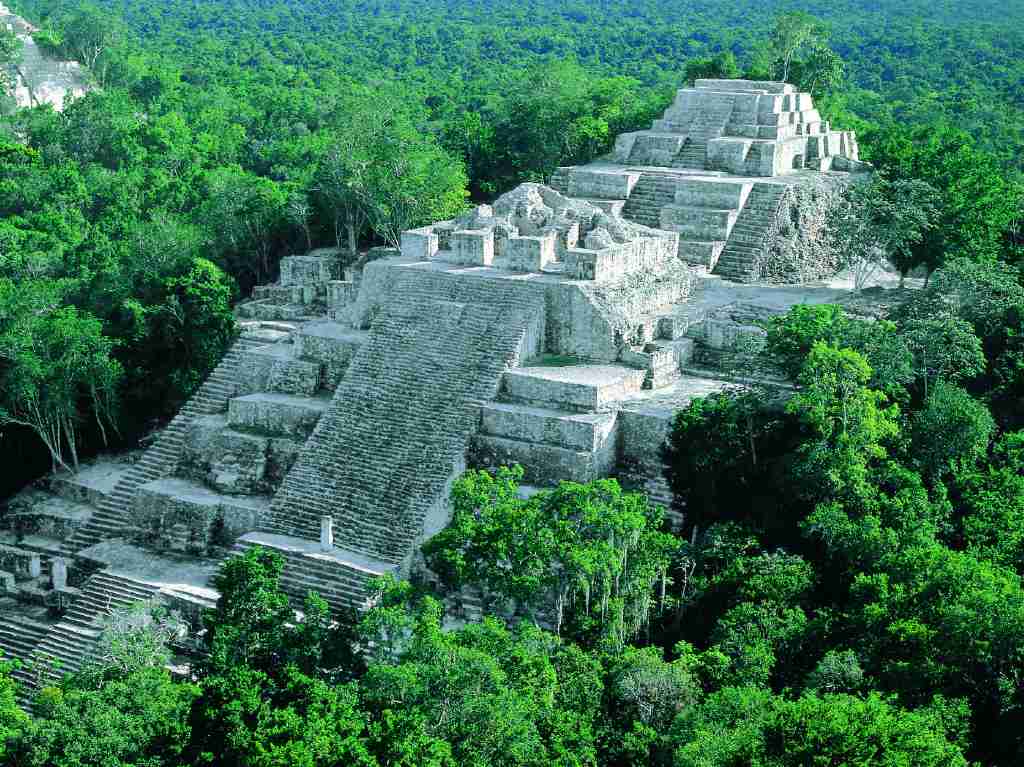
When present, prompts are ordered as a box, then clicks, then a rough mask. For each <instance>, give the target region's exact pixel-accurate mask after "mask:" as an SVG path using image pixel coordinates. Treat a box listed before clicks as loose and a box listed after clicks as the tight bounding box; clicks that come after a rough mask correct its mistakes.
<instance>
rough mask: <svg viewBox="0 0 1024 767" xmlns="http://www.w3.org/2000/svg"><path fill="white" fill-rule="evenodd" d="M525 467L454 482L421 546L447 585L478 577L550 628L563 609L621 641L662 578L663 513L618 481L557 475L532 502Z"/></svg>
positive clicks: (670, 548)
mask: <svg viewBox="0 0 1024 767" xmlns="http://www.w3.org/2000/svg"><path fill="white" fill-rule="evenodd" d="M521 477H522V469H521V468H518V467H517V468H516V469H507V468H502V469H499V471H498V472H497V474H490V473H488V472H486V471H470V472H467V473H466V474H464V475H463V476H462V477H461V478H460V479H459V480H458V481H457V482H456V483H455V485H454V487H453V488H452V493H451V498H452V508H453V514H452V521H451V523H450V524H449V526H448V527H447V528H446V529H445V530H443V531H442V532H441V533H439V534H438V535H437V536H435V537H434V538H433V539H431V540H430V541H429V542H428V543H427V545H426V546H425V547H424V552H425V553H426V555H427V561H428V563H429V565H430V567H431V569H433V570H434V571H435V572H437V573H438V574H439V575H441V577H442V578H444V579H445V580H446V581H447V582H448V583H450V584H451V585H453V586H456V587H457V586H461V585H463V584H465V583H477V584H480V585H481V586H483V587H484V588H485V589H486V590H487V591H489V592H492V593H493V594H494V595H495V596H496V597H499V598H500V599H503V600H515V602H514V606H516V607H518V608H519V609H521V610H523V611H525V612H526V614H527V615H530V616H533V615H536V614H537V613H551V617H552V620H553V624H554V627H555V631H556V633H559V632H561V630H562V625H563V620H564V618H565V613H566V611H567V610H572V611H573V612H574V620H575V621H576V622H577V623H578V624H579V628H585V627H586V626H588V625H589V624H590V623H591V622H592V621H597V623H598V630H599V632H601V633H603V634H606V636H607V638H609V639H613V640H615V641H617V642H620V643H621V642H623V641H625V639H626V638H627V637H630V636H634V635H636V634H637V632H639V631H640V629H641V628H642V627H643V626H644V625H646V624H647V622H648V621H649V619H650V616H651V613H652V610H653V608H654V603H655V593H654V590H655V587H656V585H658V584H659V583H660V584H661V589H662V591H663V590H664V579H665V578H666V577H667V571H668V566H669V563H670V561H671V559H672V555H673V552H674V551H675V550H676V548H677V547H678V544H677V543H676V541H675V539H674V538H673V537H672V536H671V535H668V534H666V533H663V532H661V531H660V528H661V524H662V511H661V510H660V509H658V508H657V507H653V506H651V505H650V504H649V502H648V500H647V498H646V497H645V496H643V495H639V494H632V493H623V492H622V490H621V489H620V488H619V485H618V483H617V482H616V481H615V480H599V481H597V482H593V483H590V484H585V485H581V484H576V483H572V482H563V483H562V484H561V485H559V487H558V488H557V489H555V490H550V491H543V492H540V493H537V494H535V495H532V496H531V497H530V498H528V499H523V498H520V497H519V495H518V489H519V488H518V481H519V479H520V478H521Z"/></svg>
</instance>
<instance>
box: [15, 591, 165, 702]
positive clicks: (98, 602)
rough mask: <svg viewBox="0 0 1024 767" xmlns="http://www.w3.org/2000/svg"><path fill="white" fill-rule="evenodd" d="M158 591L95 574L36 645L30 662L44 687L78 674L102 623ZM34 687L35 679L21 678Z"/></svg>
mask: <svg viewBox="0 0 1024 767" xmlns="http://www.w3.org/2000/svg"><path fill="white" fill-rule="evenodd" d="M156 595H157V588H156V587H154V586H150V585H148V584H146V583H142V582H140V581H137V580H134V579H132V578H129V577H127V576H123V575H117V574H113V573H109V572H100V573H96V574H95V575H93V576H92V577H90V578H89V580H88V581H86V583H85V585H84V586H83V587H82V590H81V593H80V594H79V595H78V596H77V597H76V598H75V600H74V602H73V603H72V604H71V607H70V608H68V610H67V612H66V613H65V614H64V616H63V617H62V619H61V620H60V621H59V622H57V623H56V624H54V625H52V626H51V627H50V628H49V630H48V631H47V632H46V634H45V636H43V637H42V639H40V640H39V642H38V643H37V644H36V645H35V651H34V653H33V656H32V657H33V662H35V663H37V664H39V666H40V668H39V670H38V676H39V678H40V679H41V680H42V681H43V683H53V682H57V681H59V680H60V679H61V678H62V677H63V676H64V675H65V674H69V673H74V672H76V671H79V670H81V668H82V665H83V663H84V662H85V661H86V659H87V658H88V657H89V654H90V653H91V652H92V649H93V646H94V645H95V643H96V640H97V639H98V638H99V636H100V634H101V633H102V630H103V620H104V618H106V617H107V616H108V615H110V614H111V612H113V611H114V610H116V609H119V608H123V607H127V606H129V605H132V604H135V603H137V602H145V601H148V600H151V599H153V598H154V597H155V596H156ZM21 681H22V682H23V683H26V682H27V683H28V684H30V685H32V686H34V678H28V677H27V675H26V678H23V679H22V680H21Z"/></svg>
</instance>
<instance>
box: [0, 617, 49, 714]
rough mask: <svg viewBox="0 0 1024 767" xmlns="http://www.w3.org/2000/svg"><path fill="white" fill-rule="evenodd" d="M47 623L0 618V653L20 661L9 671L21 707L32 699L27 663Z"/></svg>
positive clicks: (31, 683) (32, 677) (45, 630)
mask: <svg viewBox="0 0 1024 767" xmlns="http://www.w3.org/2000/svg"><path fill="white" fill-rule="evenodd" d="M49 628H50V627H49V625H48V624H46V623H40V622H39V621H34V620H30V619H27V618H18V617H11V618H0V653H2V655H3V659H4V660H17V661H21V666H20V668H16V669H14V670H13V671H12V672H11V679H13V680H14V681H15V682H16V683H17V684H18V690H17V692H16V696H17V700H18V704H19V705H20V706H22V707H23V708H24V707H26V706H28V705H29V704H30V703H31V701H32V691H33V690H34V685H35V678H34V676H33V674H32V670H31V669H30V668H29V667H28V665H27V664H28V663H29V662H30V661H31V659H32V654H33V653H34V652H35V650H36V646H37V645H38V644H39V642H40V640H42V638H43V637H44V636H45V635H46V632H47V631H48V630H49Z"/></svg>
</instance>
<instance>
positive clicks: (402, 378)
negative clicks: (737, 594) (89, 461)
mask: <svg viewBox="0 0 1024 767" xmlns="http://www.w3.org/2000/svg"><path fill="white" fill-rule="evenodd" d="M865 169H866V168H865V166H864V165H863V164H862V163H860V162H859V161H858V159H857V146H856V140H855V138H854V136H853V135H852V134H851V133H849V132H842V131H834V130H832V129H831V127H830V126H829V125H828V124H827V123H824V122H822V121H821V119H820V117H819V116H818V114H817V112H815V110H814V108H813V105H812V103H811V100H810V97H808V96H807V95H806V94H799V93H796V92H794V90H793V89H792V87H791V86H788V85H784V84H782V83H761V82H756V83H755V82H743V81H703V80H699V81H698V82H697V84H696V87H694V88H687V89H684V90H681V91H680V92H679V95H678V97H677V99H676V102H675V104H674V105H673V106H672V107H671V108H670V109H669V110H668V112H666V114H665V117H664V119H662V120H659V121H657V122H656V123H655V125H654V128H653V129H652V130H650V131H643V132H640V133H636V134H630V135H627V136H624V137H621V138H620V139H619V141H618V142H617V144H616V148H615V152H614V154H613V155H612V156H609V157H608V158H605V159H603V160H601V161H600V162H597V163H594V164H592V165H588V166H586V167H581V168H561V169H559V170H558V172H557V173H556V174H555V176H554V177H553V178H552V179H551V181H550V184H549V185H543V184H524V185H522V186H520V187H518V188H516V189H514V190H512V191H510V192H508V193H507V194H505V195H502V196H501V197H500V198H498V199H497V200H495V201H494V202H493V204H491V205H481V206H478V207H475V208H473V209H471V210H469V211H468V212H466V213H465V214H464V215H462V216H460V217H459V218H457V219H454V220H451V221H444V222H438V223H434V224H431V225H429V226H424V227H422V228H418V229H415V230H412V231H409V232H406V233H405V234H404V235H403V237H402V242H401V249H400V250H398V251H391V250H385V249H374V250H371V251H370V252H369V253H367V254H365V255H364V256H363V257H362V258H361V259H359V260H358V261H357V262H355V263H350V262H348V261H347V260H346V259H345V258H344V257H343V256H342V254H340V253H338V252H336V251H334V250H319V251H313V252H311V253H309V254H306V255H301V256H293V257H290V258H286V259H285V260H284V261H283V263H282V264H281V276H280V279H279V281H278V282H277V283H275V284H273V285H268V286H263V287H260V288H257V290H256V291H255V293H254V296H253V297H252V299H251V300H249V301H247V302H245V303H243V304H241V305H240V306H239V307H238V317H239V324H240V328H241V333H240V336H239V339H238V340H237V342H236V343H235V344H234V346H233V347H232V348H231V349H230V351H229V352H228V353H227V355H226V356H225V357H224V359H223V360H222V361H221V363H220V365H219V366H218V367H217V368H216V370H214V372H213V373H212V374H211V375H210V377H209V378H208V379H207V380H206V381H205V382H204V383H203V385H202V387H201V388H200V389H199V390H198V391H197V392H196V394H195V395H194V396H193V398H192V399H191V400H190V401H189V402H188V403H187V404H186V405H185V406H184V407H183V408H182V410H181V412H180V413H179V414H178V415H177V416H176V417H175V418H174V419H173V420H172V421H171V422H170V423H169V424H168V425H167V426H166V427H165V428H164V429H163V430H162V431H161V432H159V434H157V435H156V436H155V438H154V439H153V440H152V441H151V442H150V443H149V444H148V445H147V446H146V447H145V448H144V449H142V450H140V451H139V452H138V453H137V454H134V455H130V456H121V457H117V458H112V459H105V460H100V461H97V462H96V463H95V464H94V465H92V466H90V467H87V468H85V469H84V470H83V471H81V472H80V473H79V474H77V475H68V474H56V475H53V476H50V477H47V478H44V479H43V480H40V481H39V482H37V483H36V484H35V485H34V486H33V487H32V488H30V489H29V490H27V491H25V492H24V493H22V494H21V495H19V496H17V497H15V498H14V499H12V500H11V501H10V502H9V503H8V505H7V509H6V511H5V513H4V515H3V517H2V519H0V524H2V527H3V529H2V530H0V544H2V545H0V587H2V589H3V591H4V593H3V594H2V595H0V649H2V650H3V652H4V653H5V654H7V655H13V656H15V657H20V658H25V659H29V658H36V659H37V661H39V663H40V665H41V667H42V668H43V669H44V672H43V673H42V678H44V679H45V678H48V677H49V678H52V677H53V676H55V675H56V674H57V673H58V670H57V667H54V666H50V665H48V663H49V662H51V661H53V660H56V661H59V662H60V666H59V668H60V669H62V670H64V671H68V670H74V669H76V668H78V667H79V666H80V665H81V663H82V662H83V660H84V659H85V658H86V657H87V656H88V653H89V652H90V648H91V647H92V646H93V644H94V641H95V638H96V636H97V634H98V632H99V630H100V626H101V621H102V618H103V616H104V615H105V614H107V613H108V612H109V611H110V610H111V609H112V608H113V607H116V606H118V605H122V604H126V603H130V602H131V601H133V600H138V599H153V600H159V601H162V602H163V603H165V604H167V605H168V606H170V607H171V608H173V609H176V610H179V611H180V612H181V613H182V614H183V615H185V616H186V617H189V618H190V619H191V621H192V624H193V626H198V615H199V612H200V611H201V609H202V608H204V607H207V606H209V605H211V604H213V602H214V601H215V600H216V598H217V595H216V593H215V592H214V591H213V589H212V588H211V586H210V583H211V577H212V575H213V574H214V573H215V571H216V569H217V567H218V564H219V563H220V562H221V561H223V560H224V559H225V558H227V557H231V556H237V555H238V554H240V553H242V552H244V551H245V550H247V549H248V548H251V547H253V546H265V547H268V548H270V549H273V550H275V551H277V552H279V553H280V554H281V555H282V556H283V557H284V559H285V561H286V568H285V573H284V577H283V584H284V586H285V588H286V590H287V591H288V592H289V593H290V594H291V595H292V596H294V597H295V598H297V599H299V600H301V599H302V598H304V596H305V594H306V592H307V590H309V589H315V590H317V591H319V592H320V593H321V595H322V596H323V597H324V598H325V599H326V601H327V602H328V603H329V604H330V605H331V607H332V608H333V609H335V610H338V609H342V608H347V607H357V608H359V607H362V606H364V605H365V604H366V601H367V599H368V597H369V589H368V583H369V581H370V580H371V579H372V578H374V577H376V576H378V575H382V574H385V573H393V574H395V575H398V576H413V577H421V576H422V577H429V574H427V573H424V572H423V567H422V563H421V562H422V560H421V557H420V556H419V553H418V552H419V547H420V545H421V544H422V543H423V542H424V541H425V540H427V539H428V538H429V537H430V536H432V535H433V534H435V533H436V532H438V531H439V530H441V529H442V528H443V527H444V526H445V524H446V523H447V521H448V518H449V513H450V512H449V507H448V498H447V495H448V491H449V488H450V487H451V484H452V482H453V481H454V479H455V478H456V477H457V476H458V475H459V474H460V473H461V472H463V471H464V470H465V469H466V468H467V467H494V466H498V465H502V464H509V463H518V464H521V465H522V466H523V467H524V471H525V481H526V482H527V483H528V484H529V486H530V487H535V488H536V487H546V486H552V485H554V484H556V483H558V482H559V481H561V480H575V481H588V480H592V479H597V478H601V477H608V476H612V477H617V478H618V479H619V480H620V481H621V482H622V483H623V484H624V485H625V486H627V487H629V488H634V489H642V490H645V491H647V492H648V493H650V494H651V496H652V497H653V498H654V499H655V500H656V501H657V502H659V503H662V504H666V505H668V504H669V503H670V501H671V498H670V493H669V491H668V488H667V486H666V483H665V480H664V479H663V477H662V468H663V467H662V463H661V453H660V447H661V445H662V443H663V442H664V439H665V437H666V434H667V431H668V428H669V424H670V421H671V419H672V416H673V414H674V413H675V412H676V410H677V409H678V408H680V407H681V406H684V405H685V404H686V403H687V402H689V401H690V400H691V399H693V398H694V397H697V396H701V395H705V394H708V393H711V392H715V391H721V390H723V389H726V388H728V387H730V386H733V385H735V383H736V382H738V381H740V382H743V381H748V380H750V379H751V378H755V379H757V380H759V381H761V382H763V383H766V384H767V385H770V386H775V387H777V388H778V389H779V390H780V391H782V390H785V388H786V387H785V384H784V383H782V382H781V381H779V380H778V379H776V378H774V377H773V376H772V374H771V371H756V370H754V369H751V368H750V367H749V365H748V362H749V356H745V355H748V352H749V350H750V349H751V348H756V347H757V345H758V344H759V343H761V342H762V340H763V336H764V331H763V330H762V329H761V327H760V325H759V324H758V323H759V322H760V321H761V320H764V319H765V318H767V317H770V316H772V315H774V314H779V313H782V312H785V311H786V310H787V309H788V308H789V307H791V306H792V305H794V304H797V303H826V302H828V303H846V304H848V305H851V306H852V309H851V311H860V309H861V307H859V306H858V305H857V302H859V301H863V299H862V298H859V297H857V296H856V295H855V294H853V293H852V292H851V291H850V290H848V289H847V288H846V287H845V286H843V285H841V284H838V283H830V282H828V280H829V278H831V277H832V274H831V271H832V269H830V267H829V264H832V263H834V260H830V257H829V254H828V253H823V252H821V248H822V247H823V246H822V245H821V238H820V236H819V235H820V233H821V227H822V226H824V215H825V212H826V211H827V209H828V206H829V205H830V204H831V203H832V201H834V199H835V195H836V194H837V193H838V191H840V190H841V189H843V188H844V186H845V185H847V184H850V183H853V182H854V179H855V178H856V174H857V172H859V171H862V170H865ZM527 489H529V488H527ZM673 514H674V515H675V516H673V517H672V519H673V521H674V522H675V523H678V514H677V513H676V512H673ZM449 601H450V602H451V604H452V605H453V607H454V608H455V609H456V610H457V611H458V612H459V613H460V614H461V615H471V614H472V612H473V609H474V605H473V600H472V597H471V596H469V595H453V596H452V597H451V599H450V600H449ZM178 649H179V650H180V652H181V653H182V655H183V662H187V660H188V656H189V655H190V654H194V652H195V643H194V640H192V639H190V638H183V639H182V641H181V644H180V647H179V648H178ZM19 673H20V674H21V675H22V681H24V682H26V683H27V684H29V685H30V686H31V685H32V684H34V683H35V681H36V678H35V677H34V676H33V675H31V674H29V673H28V672H27V671H25V670H22V671H21V672H19Z"/></svg>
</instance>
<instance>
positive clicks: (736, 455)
mask: <svg viewBox="0 0 1024 767" xmlns="http://www.w3.org/2000/svg"><path fill="white" fill-rule="evenodd" d="M765 399H766V394H765V392H761V391H757V390H741V391H736V392H730V393H722V394H714V395H710V396H708V397H702V398H696V399H694V400H692V401H691V402H690V404H689V405H687V406H686V407H685V408H683V409H682V410H680V411H679V412H678V413H676V416H675V420H674V421H673V424H672V431H671V432H670V434H669V439H668V444H667V446H666V449H665V465H666V478H667V479H668V482H669V485H670V487H671V488H672V492H673V493H674V495H675V497H676V499H677V505H680V506H685V509H686V524H687V527H688V528H689V529H690V533H691V537H693V538H694V539H696V537H698V536H699V535H700V533H701V531H703V530H705V529H706V528H707V527H708V526H709V525H712V524H714V523H715V522H717V521H722V520H726V519H740V520H742V519H745V518H746V517H747V516H749V514H750V513H751V512H752V511H753V509H752V508H751V507H752V505H753V504H752V503H751V500H752V499H754V498H755V497H756V493H757V488H758V485H759V484H760V483H761V482H763V481H764V479H765V475H766V474H767V473H770V472H771V471H772V470H773V466H774V462H773V459H775V458H776V457H777V454H778V452H780V449H783V448H784V446H785V442H786V440H785V439H784V438H783V439H779V438H778V435H777V432H778V431H779V424H780V417H779V413H778V412H776V410H774V409H773V408H772V407H771V405H770V403H766V402H765V401H764V400H765ZM780 443H782V444H781V445H780ZM744 501H746V506H744Z"/></svg>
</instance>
